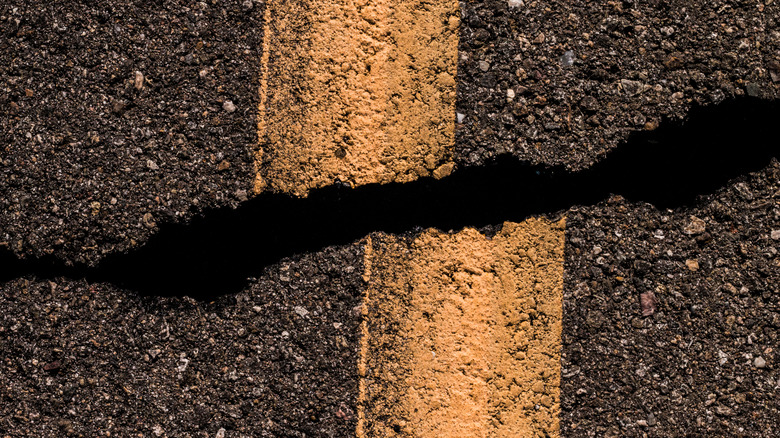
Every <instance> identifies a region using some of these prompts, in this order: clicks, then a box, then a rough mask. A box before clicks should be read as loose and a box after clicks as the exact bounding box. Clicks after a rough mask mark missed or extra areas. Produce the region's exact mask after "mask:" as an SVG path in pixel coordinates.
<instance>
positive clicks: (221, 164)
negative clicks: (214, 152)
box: [217, 160, 230, 172]
mask: <svg viewBox="0 0 780 438" xmlns="http://www.w3.org/2000/svg"><path fill="white" fill-rule="evenodd" d="M229 168H230V162H229V161H227V160H222V161H220V162H219V164H217V170H218V171H220V172H222V171H223V170H228V169H229Z"/></svg>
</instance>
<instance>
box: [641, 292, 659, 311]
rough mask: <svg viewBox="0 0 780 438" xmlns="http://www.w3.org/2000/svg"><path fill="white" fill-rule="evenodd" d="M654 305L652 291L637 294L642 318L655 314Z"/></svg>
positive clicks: (655, 302) (654, 300)
mask: <svg viewBox="0 0 780 438" xmlns="http://www.w3.org/2000/svg"><path fill="white" fill-rule="evenodd" d="M656 304H657V301H656V299H655V293H653V292H652V291H650V292H644V293H641V294H639V306H640V307H641V309H642V316H652V315H653V314H654V313H655V310H656Z"/></svg>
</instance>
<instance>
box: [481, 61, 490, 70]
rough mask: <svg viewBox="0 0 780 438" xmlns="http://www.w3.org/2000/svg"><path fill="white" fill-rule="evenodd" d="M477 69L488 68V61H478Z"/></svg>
mask: <svg viewBox="0 0 780 438" xmlns="http://www.w3.org/2000/svg"><path fill="white" fill-rule="evenodd" d="M479 69H480V70H482V71H488V70H490V63H489V62H487V61H479Z"/></svg>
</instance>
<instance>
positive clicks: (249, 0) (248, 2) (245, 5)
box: [241, 0, 255, 11]
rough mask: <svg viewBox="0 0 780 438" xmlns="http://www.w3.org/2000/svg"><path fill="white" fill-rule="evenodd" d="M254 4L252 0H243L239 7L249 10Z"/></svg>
mask: <svg viewBox="0 0 780 438" xmlns="http://www.w3.org/2000/svg"><path fill="white" fill-rule="evenodd" d="M254 6H255V4H254V2H252V0H244V2H243V3H241V7H242V8H244V10H245V11H249V10H251V9H252V8H253V7H254Z"/></svg>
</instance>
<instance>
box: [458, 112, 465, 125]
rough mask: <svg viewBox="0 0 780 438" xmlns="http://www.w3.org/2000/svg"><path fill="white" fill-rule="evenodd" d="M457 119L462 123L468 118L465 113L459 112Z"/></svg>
mask: <svg viewBox="0 0 780 438" xmlns="http://www.w3.org/2000/svg"><path fill="white" fill-rule="evenodd" d="M456 119H457V121H458V124H461V123H463V121H464V120H466V115H465V114H461V113H457V115H456Z"/></svg>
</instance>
